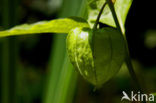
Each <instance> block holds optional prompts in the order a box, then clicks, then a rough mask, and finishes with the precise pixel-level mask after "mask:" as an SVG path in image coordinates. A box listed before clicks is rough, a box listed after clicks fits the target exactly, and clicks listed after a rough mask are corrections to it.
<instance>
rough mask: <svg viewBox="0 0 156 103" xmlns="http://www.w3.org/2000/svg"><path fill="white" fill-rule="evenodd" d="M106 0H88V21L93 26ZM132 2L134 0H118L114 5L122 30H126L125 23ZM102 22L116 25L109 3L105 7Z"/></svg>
mask: <svg viewBox="0 0 156 103" xmlns="http://www.w3.org/2000/svg"><path fill="white" fill-rule="evenodd" d="M104 2H106V0H88V21H89V23H90V25H91V26H92V25H93V24H94V23H95V20H96V18H97V15H98V13H99V11H100V9H101V7H102V5H103V4H104ZM131 4H132V0H116V2H115V4H114V7H115V11H116V13H117V16H118V20H119V22H120V25H121V28H122V30H124V24H125V20H126V16H127V14H128V11H129V9H130V6H131ZM100 22H102V23H104V24H107V25H110V26H113V27H115V22H114V20H113V17H112V14H111V11H110V9H109V7H108V5H107V6H106V7H105V8H104V11H103V14H102V16H101V18H100Z"/></svg>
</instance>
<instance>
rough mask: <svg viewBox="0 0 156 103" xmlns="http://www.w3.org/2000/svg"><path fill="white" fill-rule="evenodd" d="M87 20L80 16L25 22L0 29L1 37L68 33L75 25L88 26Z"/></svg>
mask: <svg viewBox="0 0 156 103" xmlns="http://www.w3.org/2000/svg"><path fill="white" fill-rule="evenodd" d="M88 26H89V25H88V23H87V21H85V20H84V19H82V18H79V17H69V18H65V19H55V20H51V21H40V22H37V23H34V24H23V25H19V26H15V27H13V28H11V29H9V30H5V31H0V37H6V36H15V35H23V34H34V33H68V32H69V31H70V30H71V29H72V28H75V27H88Z"/></svg>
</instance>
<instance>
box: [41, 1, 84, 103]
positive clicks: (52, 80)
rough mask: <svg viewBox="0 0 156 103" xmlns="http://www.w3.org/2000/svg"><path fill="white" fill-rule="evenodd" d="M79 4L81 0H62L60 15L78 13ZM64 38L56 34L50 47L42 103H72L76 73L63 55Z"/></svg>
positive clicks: (64, 50)
mask: <svg viewBox="0 0 156 103" xmlns="http://www.w3.org/2000/svg"><path fill="white" fill-rule="evenodd" d="M80 4H81V0H76V1H73V0H64V2H63V7H62V10H63V11H62V13H61V14H60V16H61V17H66V16H75V15H78V14H77V12H78V11H79V7H80ZM69 5H70V6H69ZM65 40H66V36H61V35H56V37H55V43H54V46H53V48H52V50H53V51H52V53H53V54H52V56H51V60H50V73H49V78H48V79H49V81H48V84H47V90H46V93H45V95H44V98H43V103H72V100H73V98H72V97H71V95H72V96H73V93H74V88H75V86H76V85H75V84H76V81H77V78H76V76H77V75H76V73H75V72H73V70H74V69H73V68H72V67H71V64H70V62H69V60H68V59H67V56H65V55H66V54H65V53H66V49H65ZM63 60H64V62H63ZM63 64H64V65H63ZM71 79H72V80H71ZM71 84H72V85H71ZM69 87H70V89H69ZM70 90H71V91H70Z"/></svg>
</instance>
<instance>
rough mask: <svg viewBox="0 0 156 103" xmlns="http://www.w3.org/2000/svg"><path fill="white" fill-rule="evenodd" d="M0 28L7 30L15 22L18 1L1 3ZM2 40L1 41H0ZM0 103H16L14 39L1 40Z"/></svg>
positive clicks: (11, 0)
mask: <svg viewBox="0 0 156 103" xmlns="http://www.w3.org/2000/svg"><path fill="white" fill-rule="evenodd" d="M2 5H3V7H2V12H3V15H2V21H3V22H2V26H3V27H4V28H9V27H11V26H13V25H15V23H16V22H17V9H16V8H17V5H18V0H3V1H2ZM1 40H2V39H1ZM2 41H3V43H2V45H1V46H2V47H1V50H2V53H1V55H2V56H1V57H2V58H1V61H2V64H1V66H2V68H1V69H2V83H1V84H2V92H1V96H2V97H1V101H2V103H17V101H16V96H17V95H16V92H17V90H16V70H17V69H16V60H15V58H16V53H17V52H16V43H15V42H14V41H16V40H15V38H13V37H12V38H6V39H3V40H2Z"/></svg>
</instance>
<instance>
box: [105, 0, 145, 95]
mask: <svg viewBox="0 0 156 103" xmlns="http://www.w3.org/2000/svg"><path fill="white" fill-rule="evenodd" d="M107 3H108V5H109V8H110V10H111V12H112V15H113V18H114V21H115V24H116V27H117V29H118V30H119V31H120V32H121V34H123V32H122V30H121V27H120V23H119V21H118V18H117V15H116V12H115V9H114V5H113V3H112V1H111V0H107ZM124 39H125V44H126V56H127V57H126V64H127V67H128V70H129V73H130V75H131V77H132V79H133V81H134V83H135V84H136V87H137V89H138V90H139V91H140V92H143V91H142V89H141V86H140V84H139V82H138V79H137V76H136V74H135V72H134V69H133V66H132V62H131V59H130V55H129V48H128V43H127V40H126V37H124Z"/></svg>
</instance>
